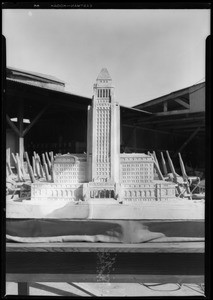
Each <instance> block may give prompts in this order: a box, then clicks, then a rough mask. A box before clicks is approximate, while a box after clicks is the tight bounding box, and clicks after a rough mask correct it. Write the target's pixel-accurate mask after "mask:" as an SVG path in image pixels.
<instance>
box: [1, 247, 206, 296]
mask: <svg viewBox="0 0 213 300" xmlns="http://www.w3.org/2000/svg"><path fill="white" fill-rule="evenodd" d="M6 281H8V282H17V283H18V294H19V295H27V294H29V283H33V282H128V283H131V282H135V283H136V282H144V283H204V242H181V243H171V242H170V243H159V242H150V243H141V244H119V243H113V244H110V243H85V242H84V243H34V244H33V243H31V244H30V243H7V245H6Z"/></svg>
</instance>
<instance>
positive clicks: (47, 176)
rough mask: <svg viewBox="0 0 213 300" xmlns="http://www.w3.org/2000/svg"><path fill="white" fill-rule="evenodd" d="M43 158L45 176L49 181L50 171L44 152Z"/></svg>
mask: <svg viewBox="0 0 213 300" xmlns="http://www.w3.org/2000/svg"><path fill="white" fill-rule="evenodd" d="M42 160H43V166H44V172H45V176H46V179H47V181H49V172H48V168H47V164H46V160H45V155H44V153H42Z"/></svg>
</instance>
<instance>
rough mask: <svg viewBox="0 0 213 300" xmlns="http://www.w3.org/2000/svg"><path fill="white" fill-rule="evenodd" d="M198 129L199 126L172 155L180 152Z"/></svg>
mask: <svg viewBox="0 0 213 300" xmlns="http://www.w3.org/2000/svg"><path fill="white" fill-rule="evenodd" d="M199 130H200V127H198V128H197V129H196V130H195V131H194V132H193V133H192V134H191V135H190V136H189V137H188V139H187V140H186V141H185V143H184V144H183V145H182V146H181V147H180V148H179V149H178V150H177V151H176V152H175V154H174V156H176V155H177V154H178V152H181V151H182V150H183V149H184V148H185V147H186V146H187V145H188V143H189V142H190V141H191V140H192V139H193V137H194V136H195V135H196V134H197V133H198V131H199Z"/></svg>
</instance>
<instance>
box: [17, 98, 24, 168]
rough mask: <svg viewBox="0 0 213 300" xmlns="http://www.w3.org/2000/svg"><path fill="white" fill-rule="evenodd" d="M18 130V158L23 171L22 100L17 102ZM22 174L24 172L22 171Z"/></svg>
mask: <svg viewBox="0 0 213 300" xmlns="http://www.w3.org/2000/svg"><path fill="white" fill-rule="evenodd" d="M18 128H19V132H20V135H19V158H20V164H21V168H22V169H23V170H24V137H23V130H24V100H23V99H20V100H19V107H18ZM23 172H24V171H23Z"/></svg>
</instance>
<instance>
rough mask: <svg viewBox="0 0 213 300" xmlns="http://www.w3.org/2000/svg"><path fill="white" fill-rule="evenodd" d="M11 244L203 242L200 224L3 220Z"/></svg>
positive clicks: (137, 221) (202, 225)
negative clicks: (12, 242)
mask: <svg viewBox="0 0 213 300" xmlns="http://www.w3.org/2000/svg"><path fill="white" fill-rule="evenodd" d="M6 236H7V240H8V241H10V242H11V241H14V242H25V243H26V242H29V243H32V242H35V243H36V242H105V243H144V242H169V241H171V242H181V241H184V242H185V241H202V240H204V222H203V221H163V220H159V221H143V220H70V219H7V221H6Z"/></svg>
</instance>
